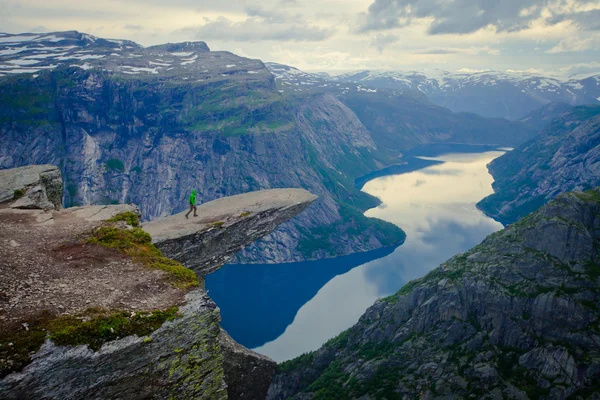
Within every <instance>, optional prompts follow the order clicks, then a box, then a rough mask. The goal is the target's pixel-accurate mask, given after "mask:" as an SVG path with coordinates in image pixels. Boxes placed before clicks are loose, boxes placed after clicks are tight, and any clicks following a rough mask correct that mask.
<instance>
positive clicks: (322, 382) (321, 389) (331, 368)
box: [307, 361, 351, 400]
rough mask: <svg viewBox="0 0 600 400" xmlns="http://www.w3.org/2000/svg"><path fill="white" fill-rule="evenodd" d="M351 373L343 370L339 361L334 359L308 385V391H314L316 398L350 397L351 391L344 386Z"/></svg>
mask: <svg viewBox="0 0 600 400" xmlns="http://www.w3.org/2000/svg"><path fill="white" fill-rule="evenodd" d="M349 377H350V376H349V375H348V374H347V373H345V372H344V371H342V367H341V365H340V363H339V361H333V362H332V363H331V364H329V365H328V366H327V368H326V369H325V371H323V372H322V373H321V375H319V377H318V378H317V379H316V380H315V381H314V382H313V383H312V384H311V385H310V386H309V387H308V389H307V391H308V392H312V393H314V397H312V398H313V399H316V400H338V399H339V400H344V399H350V398H351V396H350V393H348V390H347V389H346V388H345V387H344V383H346V382H347V381H348V379H349Z"/></svg>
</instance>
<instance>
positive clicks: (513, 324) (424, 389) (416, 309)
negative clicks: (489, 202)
mask: <svg viewBox="0 0 600 400" xmlns="http://www.w3.org/2000/svg"><path fill="white" fill-rule="evenodd" d="M598 227H600V188H597V189H594V190H592V191H589V192H585V193H581V192H575V193H570V194H566V195H561V196H559V197H558V198H556V199H555V200H553V201H552V202H550V203H549V204H548V205H547V206H545V207H543V208H541V209H540V210H539V211H537V212H535V213H534V214H532V215H530V216H528V217H526V218H523V219H522V220H521V221H519V222H517V223H515V224H513V225H510V226H509V227H507V228H506V229H504V230H503V231H500V232H497V233H494V234H492V235H490V236H489V237H488V238H487V239H486V240H484V241H483V242H482V243H481V244H480V245H478V246H476V247H474V248H473V249H471V250H470V251H468V252H466V253H464V254H460V255H458V256H456V257H454V258H452V259H450V260H449V261H447V262H446V263H444V264H442V265H441V266H440V267H439V268H437V269H435V270H433V271H432V272H431V273H429V274H428V275H427V276H426V277H424V278H422V279H418V280H416V281H412V282H410V283H408V284H407V285H406V286H405V287H404V288H402V289H401V290H400V291H399V292H398V293H397V294H395V295H393V296H390V297H388V298H385V299H382V300H380V301H378V302H377V303H375V305H373V306H372V307H370V308H369V309H368V310H367V311H366V312H365V314H364V315H363V316H362V317H361V318H360V321H359V322H358V323H357V324H356V325H355V326H354V327H352V328H351V329H349V330H348V331H346V332H344V333H342V334H341V335H340V336H338V337H337V338H335V339H332V340H331V341H329V342H328V343H326V344H325V345H324V346H323V347H322V348H321V349H319V350H318V351H316V352H313V353H309V354H305V355H303V356H301V357H299V358H297V359H295V360H292V361H289V362H286V363H283V364H282V365H280V369H279V372H278V375H277V376H276V378H275V379H274V382H273V384H272V386H271V388H270V390H269V396H268V398H269V399H287V398H294V399H312V398H348V399H351V398H355V399H358V398H360V399H376V398H388V399H392V398H398V399H413V398H430V399H442V398H443V399H458V398H478V399H479V398H481V399H502V398H508V399H565V398H574V399H596V398H597V396H598V393H600V386H599V384H598V383H599V382H600V346H599V344H600V325H599V322H600V256H599V254H600V253H599V251H598V250H599V249H600V233H599V232H600V230H599V229H598Z"/></svg>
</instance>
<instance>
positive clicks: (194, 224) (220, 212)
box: [143, 189, 317, 275]
mask: <svg viewBox="0 0 600 400" xmlns="http://www.w3.org/2000/svg"><path fill="white" fill-rule="evenodd" d="M316 199H317V197H316V196H314V195H312V194H311V193H309V192H307V191H306V190H304V189H272V190H262V191H257V192H251V193H246V194H241V195H237V196H231V197H226V198H223V199H219V200H215V201H211V202H208V203H205V204H202V205H200V206H199V207H198V216H197V217H194V216H193V213H192V214H190V216H189V219H186V217H185V215H184V214H185V212H183V213H180V214H177V215H174V216H171V217H167V218H163V219H159V220H156V221H153V222H149V223H146V224H144V225H143V228H144V230H146V232H148V233H149V234H150V235H151V236H152V240H153V243H154V244H155V245H156V247H158V248H159V249H160V250H161V252H162V253H163V254H164V255H166V256H167V257H170V258H173V259H175V260H177V261H179V262H181V263H182V264H183V265H185V266H186V267H188V268H191V269H193V270H194V271H196V273H197V274H199V275H207V274H210V273H212V272H215V271H216V270H217V269H219V268H221V266H223V265H224V264H225V263H227V261H229V260H230V259H231V258H232V257H233V256H234V255H235V253H237V252H238V251H240V250H242V249H243V248H244V247H246V246H247V245H248V244H250V243H252V242H254V241H255V240H257V239H259V238H261V237H263V236H266V235H268V234H269V233H271V232H272V231H273V230H275V229H276V228H277V226H279V225H280V224H281V223H282V222H285V221H287V220H288V219H290V218H293V217H294V216H295V215H297V214H299V213H301V212H302V211H303V210H304V209H306V208H307V207H308V206H309V205H310V204H311V203H312V202H313V201H315V200H316Z"/></svg>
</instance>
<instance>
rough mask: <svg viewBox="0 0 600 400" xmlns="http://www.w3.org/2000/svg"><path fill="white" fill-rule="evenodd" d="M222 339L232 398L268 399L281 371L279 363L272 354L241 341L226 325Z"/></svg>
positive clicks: (225, 368) (224, 364)
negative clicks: (276, 377) (251, 348)
mask: <svg viewBox="0 0 600 400" xmlns="http://www.w3.org/2000/svg"><path fill="white" fill-rule="evenodd" d="M219 343H220V345H221V352H222V353H223V370H224V373H225V382H227V395H228V396H229V398H230V399H240V400H255V399H264V398H265V397H266V394H267V391H268V390H269V386H270V385H271V381H272V380H273V376H274V375H275V372H277V364H276V363H275V362H274V361H273V360H271V359H270V358H269V357H266V356H263V355H262V354H258V353H256V352H254V351H252V350H248V349H247V348H245V347H244V346H242V345H240V344H239V343H237V342H236V341H235V340H233V339H232V338H231V336H229V334H228V333H227V332H225V331H224V330H222V329H221V335H220V336H219Z"/></svg>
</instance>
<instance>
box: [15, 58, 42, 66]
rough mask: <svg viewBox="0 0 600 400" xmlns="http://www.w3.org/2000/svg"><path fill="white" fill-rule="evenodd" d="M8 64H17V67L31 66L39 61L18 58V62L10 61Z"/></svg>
mask: <svg viewBox="0 0 600 400" xmlns="http://www.w3.org/2000/svg"><path fill="white" fill-rule="evenodd" d="M8 62H9V63H10V64H17V65H19V66H20V65H33V64H37V63H39V62H40V61H39V60H26V59H24V58H20V59H18V60H10V61H8Z"/></svg>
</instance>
